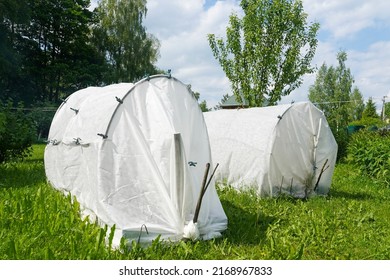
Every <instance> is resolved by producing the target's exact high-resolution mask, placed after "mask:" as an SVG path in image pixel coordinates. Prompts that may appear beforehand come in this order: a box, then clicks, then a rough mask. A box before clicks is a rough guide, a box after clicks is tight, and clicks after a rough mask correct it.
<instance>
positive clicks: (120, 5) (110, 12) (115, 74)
mask: <svg viewBox="0 0 390 280" xmlns="http://www.w3.org/2000/svg"><path fill="white" fill-rule="evenodd" d="M96 11H97V18H98V22H97V24H96V25H95V27H94V42H95V45H96V46H97V48H98V49H99V51H100V52H101V54H103V55H104V56H105V57H106V58H107V60H108V64H109V66H110V69H109V71H107V72H106V74H107V75H106V76H105V80H106V82H107V83H112V82H132V81H134V80H138V79H140V78H142V77H143V76H145V75H148V74H149V75H150V74H154V73H156V72H157V71H158V70H157V68H156V67H155V66H154V63H155V62H156V61H157V59H158V56H159V41H158V40H157V39H156V38H155V37H154V36H153V35H151V34H149V33H147V32H146V28H145V27H144V26H143V24H142V21H143V19H144V18H145V16H146V13H147V8H146V0H101V1H100V2H99V6H98V7H97V10H96Z"/></svg>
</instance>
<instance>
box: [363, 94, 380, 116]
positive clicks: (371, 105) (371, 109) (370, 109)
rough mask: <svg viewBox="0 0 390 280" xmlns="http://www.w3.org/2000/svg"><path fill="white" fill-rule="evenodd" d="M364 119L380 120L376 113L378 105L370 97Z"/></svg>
mask: <svg viewBox="0 0 390 280" xmlns="http://www.w3.org/2000/svg"><path fill="white" fill-rule="evenodd" d="M362 117H363V118H379V115H378V113H377V112H376V105H375V102H374V101H373V100H372V98H371V97H370V98H369V99H368V101H367V103H366V106H365V108H364V111H363V114H362Z"/></svg>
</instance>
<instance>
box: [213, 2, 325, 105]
mask: <svg viewBox="0 0 390 280" xmlns="http://www.w3.org/2000/svg"><path fill="white" fill-rule="evenodd" d="M240 6H241V8H242V9H243V11H244V16H243V17H242V18H239V17H238V15H237V14H232V15H231V16H230V20H229V25H228V27H227V29H226V41H224V40H223V39H222V38H217V37H216V36H215V35H214V34H209V35H208V41H209V45H210V47H211V50H212V52H213V54H214V57H215V58H216V59H217V60H218V61H219V63H220V65H221V66H222V69H223V71H224V72H225V74H226V76H227V77H228V78H229V80H230V82H231V84H232V90H233V93H234V94H235V95H236V99H237V100H238V101H239V102H240V101H241V102H242V97H243V98H245V99H246V100H248V102H249V106H251V107H253V106H263V104H268V105H274V104H276V103H277V101H279V100H280V99H281V97H282V96H286V95H289V94H290V93H291V92H292V91H293V90H294V89H296V88H298V87H299V86H300V85H301V84H302V76H303V75H304V74H307V73H312V72H313V70H314V69H313V67H311V66H310V63H311V60H312V58H313V56H314V54H315V50H316V47H317V39H316V36H317V32H318V29H319V24H318V23H313V24H311V25H310V24H308V23H307V14H306V13H305V12H304V9H303V5H302V1H300V0H273V1H269V0H242V1H241V4H240Z"/></svg>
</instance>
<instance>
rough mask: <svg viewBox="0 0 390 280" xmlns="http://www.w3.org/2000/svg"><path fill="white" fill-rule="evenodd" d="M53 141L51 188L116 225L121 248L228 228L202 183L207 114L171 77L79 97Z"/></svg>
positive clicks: (58, 121) (59, 117)
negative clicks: (127, 242)
mask: <svg viewBox="0 0 390 280" xmlns="http://www.w3.org/2000/svg"><path fill="white" fill-rule="evenodd" d="M49 141H50V142H49V144H48V145H47V146H46V150H45V170H46V176H47V178H48V180H49V182H50V183H51V184H52V185H53V186H54V187H55V188H56V189H58V190H61V191H63V192H67V193H70V194H71V195H72V196H75V197H76V199H77V201H78V202H79V203H80V205H81V207H82V208H83V211H84V213H88V214H89V215H90V216H91V217H96V218H97V219H98V221H99V222H100V223H101V224H102V225H103V224H105V225H108V226H110V227H111V226H114V225H115V226H116V234H115V238H114V244H115V245H117V244H119V240H120V238H121V237H122V236H124V237H126V238H128V239H129V240H139V241H140V242H150V241H151V240H153V239H155V238H156V237H157V236H161V238H162V239H169V240H180V239H182V238H192V239H198V238H200V239H209V238H214V237H218V236H220V235H221V232H222V231H224V230H225V229H226V228H227V217H226V215H225V213H224V210H223V208H222V205H221V202H220V200H219V198H218V195H217V192H216V190H215V185H214V180H211V179H209V181H210V184H209V187H208V189H207V190H206V191H204V188H203V186H204V185H203V184H202V182H203V181H205V180H204V178H205V176H204V174H205V169H206V166H208V164H210V165H211V167H210V169H211V170H213V168H214V167H213V164H212V161H211V152H210V144H209V138H208V134H207V128H206V124H205V122H204V118H203V114H202V112H201V110H200V108H199V106H198V103H197V101H196V99H195V97H194V96H193V94H192V92H191V91H190V90H189V89H188V87H187V86H186V85H185V84H183V83H182V82H180V81H179V80H177V79H175V78H173V77H170V76H165V75H156V76H151V77H148V78H145V79H143V80H141V81H139V82H138V83H135V84H132V83H121V84H114V85H109V86H105V87H89V88H86V89H83V90H79V91H77V92H75V93H73V94H72V95H70V96H69V97H68V98H67V99H66V101H64V102H63V104H62V105H61V106H60V107H59V109H58V110H57V112H56V114H55V116H54V119H53V121H52V124H51V127H50V132H49ZM210 174H211V173H210ZM201 193H202V195H203V199H202V200H201V208H200V212H197V211H196V209H197V205H198V201H199V197H200V194H201ZM195 217H196V218H195Z"/></svg>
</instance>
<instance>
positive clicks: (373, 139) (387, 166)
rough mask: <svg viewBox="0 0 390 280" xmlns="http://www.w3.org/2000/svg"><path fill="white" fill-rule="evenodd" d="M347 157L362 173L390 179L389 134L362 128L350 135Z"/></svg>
mask: <svg viewBox="0 0 390 280" xmlns="http://www.w3.org/2000/svg"><path fill="white" fill-rule="evenodd" d="M348 159H349V160H350V161H351V163H352V164H353V165H355V166H356V167H358V168H359V169H360V170H362V171H363V172H364V173H366V174H368V175H370V176H373V177H375V178H378V179H385V180H389V179H390V134H389V133H388V132H375V131H367V130H362V131H359V132H357V133H355V134H353V135H352V137H351V140H350V142H349V145H348Z"/></svg>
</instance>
